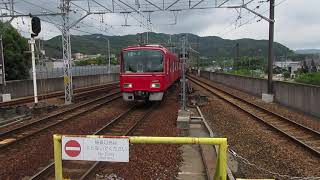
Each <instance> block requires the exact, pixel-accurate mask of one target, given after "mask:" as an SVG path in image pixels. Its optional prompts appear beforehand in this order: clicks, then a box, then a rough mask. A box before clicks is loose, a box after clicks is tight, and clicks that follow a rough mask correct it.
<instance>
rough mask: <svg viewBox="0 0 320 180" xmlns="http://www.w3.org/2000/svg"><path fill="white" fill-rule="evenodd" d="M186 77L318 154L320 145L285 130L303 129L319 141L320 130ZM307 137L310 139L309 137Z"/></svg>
mask: <svg viewBox="0 0 320 180" xmlns="http://www.w3.org/2000/svg"><path fill="white" fill-rule="evenodd" d="M188 78H189V79H190V81H192V82H193V83H195V84H197V85H199V86H201V87H203V88H204V89H206V90H208V91H209V92H211V93H213V94H215V95H216V96H218V97H219V98H220V99H223V100H225V101H227V102H228V103H230V104H232V105H233V106H235V107H237V108H238V109H240V110H242V111H244V112H246V113H248V114H249V115H251V116H252V117H254V118H255V119H258V120H260V121H261V122H263V123H264V124H266V125H268V126H269V127H272V128H273V129H275V130H277V131H279V132H281V133H282V134H284V135H286V136H287V137H289V138H291V139H292V140H294V141H295V142H297V143H298V144H300V145H302V147H304V148H307V149H308V150H310V151H311V152H312V153H314V154H316V155H317V156H320V147H314V146H312V145H310V144H312V143H308V140H304V139H302V138H300V139H299V137H295V136H294V135H293V133H288V132H287V131H288V129H289V130H290V128H291V129H295V130H296V129H298V131H299V130H300V131H305V132H307V133H308V134H309V136H311V139H313V140H318V141H320V132H318V131H316V130H313V129H311V128H309V127H306V126H304V125H302V124H299V123H297V122H294V121H293V120H291V119H288V118H286V117H284V116H282V115H279V114H277V113H275V112H272V111H270V110H268V109H266V108H264V107H261V106H259V105H256V104H254V103H252V102H249V101H247V100H245V99H242V98H240V97H238V96H235V95H233V94H231V93H229V92H226V91H225V90H223V89H221V88H218V87H215V86H213V85H211V84H209V83H207V82H205V81H203V80H200V79H198V78H194V77H192V76H188ZM217 91H218V92H217ZM219 92H220V93H222V94H219ZM228 98H231V99H235V100H238V101H239V102H240V103H243V104H245V105H247V106H248V107H247V108H246V107H243V105H239V104H237V103H235V102H233V101H232V100H230V99H228ZM248 108H251V109H254V110H257V111H260V112H250V111H249V110H248ZM261 112H262V113H265V114H266V115H267V116H269V117H268V118H269V120H267V118H265V117H259V115H258V113H261ZM270 116H271V118H272V117H275V118H277V119H278V120H280V121H278V123H281V122H284V123H285V125H286V126H285V128H281V127H279V126H283V124H281V125H279V124H278V125H275V124H276V123H274V120H271V121H273V123H272V122H270ZM288 126H289V128H288ZM290 126H291V127H290ZM308 139H310V137H309V138H308Z"/></svg>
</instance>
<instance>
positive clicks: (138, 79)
mask: <svg viewBox="0 0 320 180" xmlns="http://www.w3.org/2000/svg"><path fill="white" fill-rule="evenodd" d="M181 67H182V66H181V63H180V60H179V58H178V56H177V55H175V54H173V53H172V52H170V51H169V50H168V49H166V48H165V47H163V46H160V45H143V46H129V47H127V48H125V49H123V50H122V51H121V57H120V90H121V92H122V96H123V99H124V100H125V101H140V100H143V101H161V100H162V98H163V94H164V92H165V91H166V90H167V89H168V87H170V86H171V85H172V84H173V83H174V82H175V81H176V80H177V79H179V78H180V74H181Z"/></svg>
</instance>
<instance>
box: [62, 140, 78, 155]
mask: <svg viewBox="0 0 320 180" xmlns="http://www.w3.org/2000/svg"><path fill="white" fill-rule="evenodd" d="M64 151H65V152H66V154H67V155H68V156H70V157H77V156H78V155H79V154H80V152H81V146H80V144H79V143H78V142H77V141H75V140H70V141H68V142H67V143H66V144H65V146H64Z"/></svg>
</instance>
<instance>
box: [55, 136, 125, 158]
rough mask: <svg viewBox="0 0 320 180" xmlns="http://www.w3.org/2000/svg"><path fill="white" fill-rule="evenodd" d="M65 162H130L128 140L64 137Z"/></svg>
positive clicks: (63, 156)
mask: <svg viewBox="0 0 320 180" xmlns="http://www.w3.org/2000/svg"><path fill="white" fill-rule="evenodd" d="M61 150H62V159H63V160H86V161H112V162H129V139H128V138H95V137H69V136H62V149H61Z"/></svg>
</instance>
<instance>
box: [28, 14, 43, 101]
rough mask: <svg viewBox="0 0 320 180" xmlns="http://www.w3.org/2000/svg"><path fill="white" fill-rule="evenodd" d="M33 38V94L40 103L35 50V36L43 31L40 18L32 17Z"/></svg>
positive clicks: (31, 43)
mask: <svg viewBox="0 0 320 180" xmlns="http://www.w3.org/2000/svg"><path fill="white" fill-rule="evenodd" d="M31 31H32V32H31V39H30V41H29V43H30V46H31V60H32V79H33V94H34V103H35V104H36V105H37V103H38V89H37V75H36V58H35V52H34V45H35V40H34V37H36V36H38V34H39V33H40V31H41V22H40V18H38V17H32V19H31Z"/></svg>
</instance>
